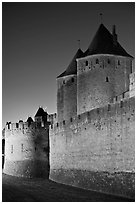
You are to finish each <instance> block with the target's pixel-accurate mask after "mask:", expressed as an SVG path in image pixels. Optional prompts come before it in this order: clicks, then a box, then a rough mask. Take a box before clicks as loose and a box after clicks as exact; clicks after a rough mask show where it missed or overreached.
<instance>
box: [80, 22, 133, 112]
mask: <svg viewBox="0 0 137 204" xmlns="http://www.w3.org/2000/svg"><path fill="white" fill-rule="evenodd" d="M83 56H84V57H81V58H79V59H77V114H81V113H84V112H86V111H90V110H92V109H95V108H98V107H101V106H104V105H106V104H108V103H111V100H112V99H113V98H114V97H115V96H119V95H121V94H123V93H124V92H127V91H128V90H129V75H130V73H132V60H133V58H132V56H131V55H129V54H128V53H127V52H126V51H125V50H124V49H123V48H122V47H121V45H120V44H119V43H118V41H117V34H116V31H115V26H114V27H113V32H112V34H111V33H110V32H109V31H108V30H107V28H106V27H105V26H104V25H103V24H101V25H100V27H99V29H98V31H97V32H96V34H95V36H94V38H93V40H92V42H91V44H90V45H89V47H88V49H87V50H86V52H85V53H84V55H83Z"/></svg>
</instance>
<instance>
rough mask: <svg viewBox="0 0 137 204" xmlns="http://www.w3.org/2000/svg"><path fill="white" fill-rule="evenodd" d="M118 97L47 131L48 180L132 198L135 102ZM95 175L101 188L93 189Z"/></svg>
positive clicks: (95, 185)
mask: <svg viewBox="0 0 137 204" xmlns="http://www.w3.org/2000/svg"><path fill="white" fill-rule="evenodd" d="M128 94H129V93H127V95H128ZM122 97H123V95H120V96H119V97H118V98H117V101H116V102H114V103H111V104H109V105H106V106H104V107H101V108H97V109H93V110H91V111H89V112H85V113H83V114H81V115H79V116H78V117H77V118H73V119H72V118H70V120H68V121H62V123H59V124H54V125H53V127H52V129H50V151H51V155H50V168H51V169H50V178H51V179H53V180H55V181H58V182H62V183H65V184H70V185H74V186H78V187H84V188H88V189H94V190H100V191H106V192H109V193H116V194H123V195H124V196H133V194H132V193H133V189H134V178H133V175H134V172H135V166H134V163H135V161H134V160H135V152H134V151H135V138H134V135H135V132H134V131H135V130H134V126H135V100H134V97H131V98H127V96H126V97H125V98H122ZM114 100H115V99H114ZM98 174H100V177H101V178H100V180H102V177H103V180H104V181H105V184H103V185H104V186H101V185H100V186H99V185H98V186H97V184H98V183H99V182H100V181H99V180H98ZM106 174H107V175H106ZM104 177H105V178H104ZM110 177H111V181H110V180H109V178H110ZM117 177H118V178H117ZM127 177H128V178H127ZM123 183H124V186H123ZM92 185H93V186H92ZM115 186H116V187H115Z"/></svg>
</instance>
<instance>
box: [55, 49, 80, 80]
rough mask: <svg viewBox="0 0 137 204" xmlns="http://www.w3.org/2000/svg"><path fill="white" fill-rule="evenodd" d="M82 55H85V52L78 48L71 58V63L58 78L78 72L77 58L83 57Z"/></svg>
mask: <svg viewBox="0 0 137 204" xmlns="http://www.w3.org/2000/svg"><path fill="white" fill-rule="evenodd" d="M81 57H83V52H82V50H81V49H78V51H77V52H76V54H75V55H74V57H73V59H72V60H71V62H70V64H69V65H68V67H67V69H66V70H65V71H64V72H63V73H62V74H60V75H59V76H58V77H57V78H60V77H64V76H68V75H71V74H77V62H76V59H77V58H81Z"/></svg>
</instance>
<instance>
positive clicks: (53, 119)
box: [47, 113, 57, 124]
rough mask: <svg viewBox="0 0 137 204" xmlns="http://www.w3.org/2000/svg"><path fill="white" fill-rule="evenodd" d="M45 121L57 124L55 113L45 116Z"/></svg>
mask: <svg viewBox="0 0 137 204" xmlns="http://www.w3.org/2000/svg"><path fill="white" fill-rule="evenodd" d="M47 121H48V122H50V123H51V124H53V123H57V113H53V114H49V115H47Z"/></svg>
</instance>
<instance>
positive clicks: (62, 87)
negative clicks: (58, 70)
mask: <svg viewBox="0 0 137 204" xmlns="http://www.w3.org/2000/svg"><path fill="white" fill-rule="evenodd" d="M57 84H58V88H57V113H58V122H60V121H63V120H68V119H69V118H71V117H73V116H76V115H77V76H76V75H69V76H65V77H62V78H59V79H57Z"/></svg>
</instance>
